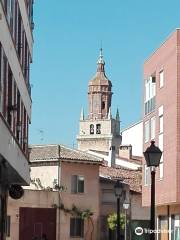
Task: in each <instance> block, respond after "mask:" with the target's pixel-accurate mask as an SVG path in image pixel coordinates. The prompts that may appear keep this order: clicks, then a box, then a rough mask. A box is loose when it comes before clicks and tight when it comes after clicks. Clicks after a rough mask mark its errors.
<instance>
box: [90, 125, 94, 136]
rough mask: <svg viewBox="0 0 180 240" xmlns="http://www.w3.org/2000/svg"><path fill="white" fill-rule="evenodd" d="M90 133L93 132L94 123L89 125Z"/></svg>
mask: <svg viewBox="0 0 180 240" xmlns="http://www.w3.org/2000/svg"><path fill="white" fill-rule="evenodd" d="M90 134H94V124H91V125H90Z"/></svg>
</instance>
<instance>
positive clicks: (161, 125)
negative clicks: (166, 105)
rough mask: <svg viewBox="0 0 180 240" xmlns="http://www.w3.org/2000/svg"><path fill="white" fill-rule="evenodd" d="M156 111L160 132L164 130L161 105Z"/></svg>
mask: <svg viewBox="0 0 180 240" xmlns="http://www.w3.org/2000/svg"><path fill="white" fill-rule="evenodd" d="M158 112H159V133H160V134H161V133H163V131H164V118H163V114H164V109H163V106H160V107H159V109H158Z"/></svg>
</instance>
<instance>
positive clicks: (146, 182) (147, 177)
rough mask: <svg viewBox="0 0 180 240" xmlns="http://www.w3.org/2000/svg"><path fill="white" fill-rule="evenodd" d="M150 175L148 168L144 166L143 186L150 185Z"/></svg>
mask: <svg viewBox="0 0 180 240" xmlns="http://www.w3.org/2000/svg"><path fill="white" fill-rule="evenodd" d="M150 176H151V173H150V168H149V167H147V165H146V164H145V165H144V185H145V186H147V185H150V184H151V178H150Z"/></svg>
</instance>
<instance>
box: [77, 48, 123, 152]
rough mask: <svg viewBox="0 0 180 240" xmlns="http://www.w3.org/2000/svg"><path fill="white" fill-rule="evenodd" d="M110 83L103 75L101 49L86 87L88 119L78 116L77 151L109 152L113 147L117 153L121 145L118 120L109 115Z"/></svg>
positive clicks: (103, 64) (103, 63)
mask: <svg viewBox="0 0 180 240" xmlns="http://www.w3.org/2000/svg"><path fill="white" fill-rule="evenodd" d="M111 99H112V83H111V81H110V80H109V79H108V78H107V76H106V74H105V61H104V59H103V54H102V48H101V49H100V56H99V59H98V61H97V71H96V74H95V76H94V77H93V78H92V79H91V80H90V81H89V85H88V106H89V107H88V117H87V118H86V119H85V117H84V111H83V109H82V110H81V115H80V131H79V135H78V136H77V143H78V149H80V150H84V151H85V150H90V149H92V150H98V151H109V149H110V147H112V146H114V147H115V149H116V151H118V149H119V146H120V144H121V135H120V118H119V111H118V110H117V113H116V117H115V118H113V117H112V115H111Z"/></svg>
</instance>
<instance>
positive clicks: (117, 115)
mask: <svg viewBox="0 0 180 240" xmlns="http://www.w3.org/2000/svg"><path fill="white" fill-rule="evenodd" d="M116 120H117V121H119V120H120V117H119V109H118V108H117V112H116Z"/></svg>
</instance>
